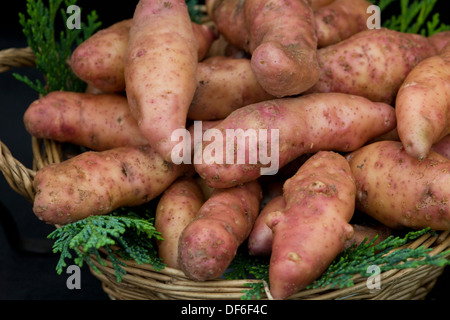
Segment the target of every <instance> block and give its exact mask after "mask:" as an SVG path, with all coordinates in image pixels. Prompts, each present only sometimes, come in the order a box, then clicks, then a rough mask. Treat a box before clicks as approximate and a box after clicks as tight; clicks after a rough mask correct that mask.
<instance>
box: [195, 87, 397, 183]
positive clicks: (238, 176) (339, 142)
mask: <svg viewBox="0 0 450 320" xmlns="http://www.w3.org/2000/svg"><path fill="white" fill-rule="evenodd" d="M395 126H396V119H395V110H394V108H393V107H392V106H390V105H387V104H384V103H374V102H371V101H369V100H368V99H365V98H363V97H358V96H353V95H347V94H343V93H319V94H311V95H304V96H299V97H295V98H280V99H274V100H268V101H264V102H260V103H256V104H253V105H249V106H245V107H243V108H240V109H238V110H236V111H234V112H233V113H232V114H230V115H229V116H228V117H227V118H225V119H224V120H222V121H221V123H219V124H218V125H216V126H215V127H214V129H217V130H219V131H220V132H222V133H223V141H224V143H223V144H224V151H223V156H224V158H223V160H222V164H220V163H217V162H218V161H216V160H215V159H212V156H211V155H210V154H209V153H208V152H205V148H208V145H210V144H211V143H212V142H208V141H205V142H203V145H202V148H198V150H196V152H195V155H194V156H195V157H196V158H197V159H201V161H197V163H195V162H194V167H195V170H196V171H197V173H199V175H200V176H201V177H202V178H204V179H205V180H206V182H207V183H208V185H209V186H211V187H213V188H228V187H231V186H235V185H239V184H242V183H245V182H248V181H252V180H255V179H257V178H259V177H260V176H261V168H263V167H264V165H263V164H262V163H261V162H260V161H258V162H257V163H256V164H253V163H250V162H249V161H248V160H247V161H246V162H245V163H244V164H239V163H237V162H236V161H235V163H227V161H226V155H227V151H226V149H225V148H226V146H225V145H226V140H227V139H226V133H225V132H226V130H227V129H230V130H233V129H234V130H237V129H241V130H243V131H244V132H245V131H246V130H248V129H252V130H255V131H258V130H260V129H262V130H267V137H268V141H267V144H268V146H269V152H270V148H271V143H272V142H271V141H270V139H271V137H270V136H271V134H272V133H271V130H272V129H278V130H279V143H278V148H279V157H278V165H279V168H282V167H284V166H285V165H286V164H288V163H289V162H291V161H293V160H294V159H296V158H298V157H300V156H301V155H303V154H307V153H315V152H317V151H320V150H334V151H342V152H350V151H353V150H356V149H357V148H359V147H361V146H362V145H363V144H365V143H366V142H367V141H369V140H370V139H372V138H374V137H376V136H379V135H381V134H383V133H386V132H388V131H390V130H392V129H394V128H395ZM257 142H258V143H261V144H264V143H265V142H266V141H265V140H264V139H263V138H259V139H258V141H257ZM238 143H239V144H240V145H241V147H242V149H243V150H245V154H246V159H248V154H249V147H248V145H242V139H240V141H238ZM274 143H276V142H274ZM235 150H237V147H235ZM200 152H201V153H202V154H200ZM235 152H236V151H235ZM255 152H256V151H255ZM274 157H275V155H274ZM258 160H260V159H258ZM275 160H277V159H275ZM267 166H268V165H267Z"/></svg>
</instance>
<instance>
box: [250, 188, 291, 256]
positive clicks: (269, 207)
mask: <svg viewBox="0 0 450 320" xmlns="http://www.w3.org/2000/svg"><path fill="white" fill-rule="evenodd" d="M285 205H286V203H285V201H284V197H283V195H279V196H277V197H275V198H273V199H272V200H270V201H269V202H268V203H267V204H266V205H265V206H264V208H263V209H262V210H261V213H260V214H259V215H258V217H257V218H256V221H255V225H254V226H253V229H252V232H251V233H250V235H249V237H248V253H249V254H250V255H252V256H270V253H271V252H272V241H273V235H272V229H271V228H269V226H268V225H267V217H268V216H269V215H270V214H271V213H272V212H276V211H283V209H284V207H285Z"/></svg>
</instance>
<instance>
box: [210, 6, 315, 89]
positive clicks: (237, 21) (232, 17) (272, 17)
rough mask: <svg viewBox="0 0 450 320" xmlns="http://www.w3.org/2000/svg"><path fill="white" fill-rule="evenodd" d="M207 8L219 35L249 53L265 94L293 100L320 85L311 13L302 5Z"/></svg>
mask: <svg viewBox="0 0 450 320" xmlns="http://www.w3.org/2000/svg"><path fill="white" fill-rule="evenodd" d="M206 3H207V6H208V7H209V8H210V12H211V17H212V19H213V21H214V22H215V24H216V26H217V29H218V31H219V33H221V34H222V35H224V37H225V38H226V39H227V40H228V41H229V43H230V44H232V45H234V46H235V47H237V48H241V49H244V50H245V51H247V52H249V53H251V67H252V70H253V72H254V74H255V76H256V78H257V80H258V82H259V83H260V85H261V86H262V87H263V88H264V90H265V91H267V92H268V93H270V94H271V95H273V96H276V97H285V96H292V95H297V94H300V93H302V92H304V91H305V90H307V89H309V88H310V87H311V86H312V85H313V84H314V83H315V82H316V81H317V80H318V77H319V66H318V63H317V57H316V52H317V50H316V49H317V36H316V29H315V24H314V13H313V10H312V9H311V7H310V5H309V4H308V2H307V1H306V0H289V1H283V2H277V1H270V0H264V1H261V0H246V1H239V0H233V1H219V0H211V1H206Z"/></svg>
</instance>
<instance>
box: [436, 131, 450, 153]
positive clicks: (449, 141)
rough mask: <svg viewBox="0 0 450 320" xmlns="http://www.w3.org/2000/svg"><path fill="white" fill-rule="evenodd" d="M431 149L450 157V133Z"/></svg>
mask: <svg viewBox="0 0 450 320" xmlns="http://www.w3.org/2000/svg"><path fill="white" fill-rule="evenodd" d="M431 150H432V151H434V152H437V153H439V154H440V155H441V156H444V157H446V158H447V159H450V134H449V135H447V136H445V137H444V138H442V139H441V140H439V141H438V142H436V143H435V144H433V145H432V146H431Z"/></svg>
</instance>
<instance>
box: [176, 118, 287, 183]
mask: <svg viewBox="0 0 450 320" xmlns="http://www.w3.org/2000/svg"><path fill="white" fill-rule="evenodd" d="M202 127H203V126H202V121H194V130H193V137H192V134H191V132H189V130H187V129H182V128H180V129H177V130H175V131H174V132H173V133H172V136H171V141H172V142H177V141H179V143H178V144H177V145H176V146H175V147H174V148H173V149H172V154H171V158H172V161H173V163H175V164H181V163H184V164H192V162H193V163H194V164H202V163H206V164H255V165H256V164H258V165H261V168H260V173H261V175H274V174H276V173H277V172H278V169H279V139H280V138H279V135H280V133H279V129H258V130H254V129H247V130H243V129H226V130H225V133H223V132H222V131H221V130H218V129H215V128H209V129H206V130H205V131H203V128H202ZM180 139H181V141H180ZM205 141H209V142H211V143H209V144H207V145H206V146H205V148H203V142H205ZM192 143H193V145H194V148H193V149H194V151H193V153H194V154H193V155H192V151H191V150H192ZM269 149H270V150H269Z"/></svg>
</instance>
